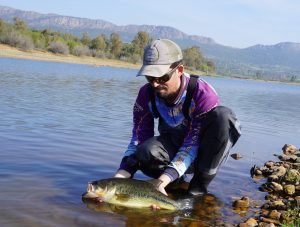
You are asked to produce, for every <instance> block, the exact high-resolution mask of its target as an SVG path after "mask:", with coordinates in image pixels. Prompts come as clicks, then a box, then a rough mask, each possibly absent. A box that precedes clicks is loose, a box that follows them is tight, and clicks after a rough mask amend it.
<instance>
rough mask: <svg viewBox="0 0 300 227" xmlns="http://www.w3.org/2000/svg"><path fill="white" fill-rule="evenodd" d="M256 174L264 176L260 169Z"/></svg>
mask: <svg viewBox="0 0 300 227" xmlns="http://www.w3.org/2000/svg"><path fill="white" fill-rule="evenodd" d="M254 173H255V175H262V174H263V173H262V171H261V170H259V169H256V170H255V172H254Z"/></svg>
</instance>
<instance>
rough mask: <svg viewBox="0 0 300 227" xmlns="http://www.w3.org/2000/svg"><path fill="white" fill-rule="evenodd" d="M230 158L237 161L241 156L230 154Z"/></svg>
mask: <svg viewBox="0 0 300 227" xmlns="http://www.w3.org/2000/svg"><path fill="white" fill-rule="evenodd" d="M230 156H231V157H232V158H233V159H235V160H239V159H241V158H242V155H241V154H239V153H234V154H231V155H230Z"/></svg>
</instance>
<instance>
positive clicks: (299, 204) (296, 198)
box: [295, 196, 300, 207]
mask: <svg viewBox="0 0 300 227" xmlns="http://www.w3.org/2000/svg"><path fill="white" fill-rule="evenodd" d="M295 201H296V205H297V207H300V196H296V197H295Z"/></svg>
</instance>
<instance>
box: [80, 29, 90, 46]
mask: <svg viewBox="0 0 300 227" xmlns="http://www.w3.org/2000/svg"><path fill="white" fill-rule="evenodd" d="M81 42H82V44H83V45H86V46H88V47H90V46H91V44H92V39H91V38H90V36H89V33H88V32H84V33H83V34H82V38H81Z"/></svg>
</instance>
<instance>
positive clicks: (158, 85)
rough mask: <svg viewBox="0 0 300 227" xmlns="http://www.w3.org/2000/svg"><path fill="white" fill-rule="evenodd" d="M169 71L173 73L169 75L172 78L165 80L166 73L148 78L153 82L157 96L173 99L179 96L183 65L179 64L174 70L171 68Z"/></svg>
mask: <svg viewBox="0 0 300 227" xmlns="http://www.w3.org/2000/svg"><path fill="white" fill-rule="evenodd" d="M169 72H170V73H172V75H171V74H170V75H169V78H170V79H169V80H168V81H166V82H163V81H164V78H163V77H165V76H166V75H164V76H163V77H159V78H151V79H149V78H148V81H149V82H150V83H151V85H152V87H153V88H154V91H155V93H156V94H157V96H158V97H160V98H162V99H166V100H172V99H173V98H174V97H176V96H177V94H178V92H179V88H180V83H181V80H180V78H181V75H182V72H183V66H182V65H179V66H178V67H176V68H174V69H173V70H171V69H170V71H169Z"/></svg>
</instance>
